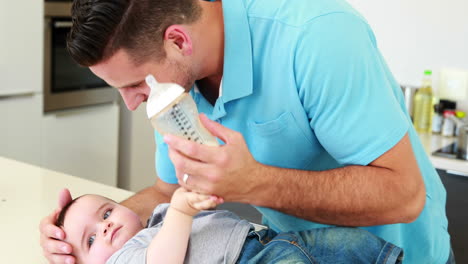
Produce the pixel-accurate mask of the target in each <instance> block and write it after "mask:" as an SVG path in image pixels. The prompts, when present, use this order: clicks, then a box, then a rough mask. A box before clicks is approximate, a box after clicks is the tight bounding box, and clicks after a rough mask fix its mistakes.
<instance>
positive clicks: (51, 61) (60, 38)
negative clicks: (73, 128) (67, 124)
mask: <svg viewBox="0 0 468 264" xmlns="http://www.w3.org/2000/svg"><path fill="white" fill-rule="evenodd" d="M49 4H52V3H49ZM49 6H50V5H49ZM47 7H48V6H47V5H46V10H45V11H46V14H47V12H48V9H47ZM53 10H55V11H54V12H55V15H54V16H47V15H46V16H45V34H44V44H45V45H44V49H45V52H44V112H48V111H54V110H61V109H67V108H73V107H81V106H87V105H95V104H102V103H109V102H113V101H116V100H117V99H118V94H117V91H116V90H115V89H113V88H111V87H109V86H108V85H107V84H106V83H105V82H104V81H103V80H101V79H100V78H98V77H97V76H95V75H94V74H93V73H92V72H91V71H90V70H89V69H88V68H87V67H82V66H79V65H78V64H76V63H75V62H74V61H73V60H72V58H71V56H70V55H69V54H68V52H67V49H66V38H67V34H68V32H69V31H70V28H71V25H72V22H71V18H70V17H69V16H67V13H69V9H68V10H64V11H63V14H60V12H57V11H56V10H60V9H59V8H56V7H55V9H53Z"/></svg>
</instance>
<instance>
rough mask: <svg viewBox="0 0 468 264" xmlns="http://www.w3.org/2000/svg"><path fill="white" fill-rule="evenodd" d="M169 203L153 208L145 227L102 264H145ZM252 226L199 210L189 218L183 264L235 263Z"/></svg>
mask: <svg viewBox="0 0 468 264" xmlns="http://www.w3.org/2000/svg"><path fill="white" fill-rule="evenodd" d="M168 208H169V204H161V205H159V206H157V207H156V209H155V210H154V212H153V215H152V216H151V218H150V220H149V222H148V227H147V228H145V229H143V230H141V231H140V232H138V233H137V234H136V235H135V236H134V237H132V238H131V239H130V240H129V241H127V243H125V244H124V246H123V247H122V248H121V249H120V250H118V251H117V252H115V253H114V254H113V255H112V256H111V257H110V258H109V260H107V262H106V264H120V263H122V264H145V263H146V250H147V248H148V246H149V244H150V243H151V240H152V239H153V237H154V236H155V235H156V234H157V233H158V232H159V230H160V229H161V227H162V223H163V220H164V216H165V214H166V212H167V209H168ZM251 229H253V228H252V225H251V224H250V223H249V222H248V221H246V220H241V219H240V218H239V217H238V216H236V215H235V214H233V213H231V212H229V211H221V210H218V211H202V212H200V213H199V214H197V215H196V216H195V217H194V219H193V225H192V232H191V234H190V240H189V244H188V249H187V255H186V257H185V261H184V263H197V264H199V263H235V262H236V260H237V258H238V257H239V254H240V252H241V250H242V246H243V245H244V242H245V239H246V237H247V235H248V233H249V231H250V230H251Z"/></svg>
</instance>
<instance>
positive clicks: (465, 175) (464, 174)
mask: <svg viewBox="0 0 468 264" xmlns="http://www.w3.org/2000/svg"><path fill="white" fill-rule="evenodd" d="M447 173H449V174H455V175H458V176H463V177H468V173H466V172H461V171H456V170H447Z"/></svg>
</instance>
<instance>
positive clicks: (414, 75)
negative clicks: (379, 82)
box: [348, 0, 468, 110]
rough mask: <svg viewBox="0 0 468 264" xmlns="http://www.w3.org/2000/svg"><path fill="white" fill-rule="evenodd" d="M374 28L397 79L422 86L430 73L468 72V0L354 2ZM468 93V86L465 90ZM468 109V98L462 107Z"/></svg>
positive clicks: (436, 75)
mask: <svg viewBox="0 0 468 264" xmlns="http://www.w3.org/2000/svg"><path fill="white" fill-rule="evenodd" d="M348 2H349V3H351V4H352V5H353V6H354V7H355V8H356V9H357V10H358V11H360V12H361V14H363V15H364V17H366V19H367V21H368V22H369V24H370V25H371V27H372V28H373V30H374V32H375V34H376V37H377V41H378V45H379V48H380V50H381V51H382V53H383V55H384V57H385V58H386V60H387V62H388V64H389V66H390V69H391V70H392V72H393V74H394V75H395V77H396V78H397V80H398V81H399V82H400V83H401V84H404V85H413V86H419V85H420V83H421V77H422V73H423V71H424V70H425V69H432V70H433V72H434V88H435V89H436V90H437V89H439V87H441V83H440V82H439V80H440V72H441V70H442V69H445V68H449V69H452V68H454V69H462V70H465V71H468V1H467V0H391V1H388V0H385V1H384V0H348ZM464 89H466V90H468V87H466V86H465V88H464ZM461 105H462V106H464V107H463V108H464V109H465V110H468V98H466V99H464V100H463V102H461Z"/></svg>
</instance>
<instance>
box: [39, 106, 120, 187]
mask: <svg viewBox="0 0 468 264" xmlns="http://www.w3.org/2000/svg"><path fill="white" fill-rule="evenodd" d="M42 126H43V131H42V142H43V145H42V146H43V147H42V166H43V167H46V168H49V169H53V170H57V171H61V172H65V173H67V174H71V175H74V176H78V177H81V178H85V179H89V180H93V181H97V182H101V183H104V184H108V185H111V186H116V185H117V157H118V132H119V106H118V104H117V103H114V104H104V105H98V106H92V107H83V108H77V109H71V110H65V111H60V112H53V113H46V114H44V118H43V125H42ZM64 187H65V186H64Z"/></svg>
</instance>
